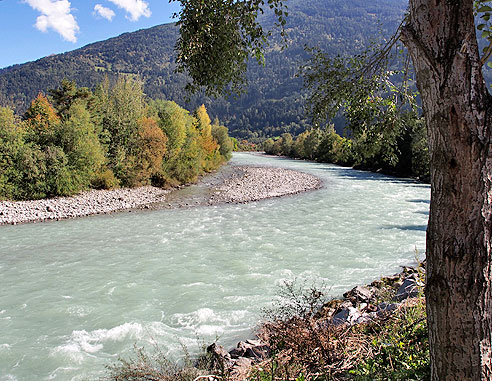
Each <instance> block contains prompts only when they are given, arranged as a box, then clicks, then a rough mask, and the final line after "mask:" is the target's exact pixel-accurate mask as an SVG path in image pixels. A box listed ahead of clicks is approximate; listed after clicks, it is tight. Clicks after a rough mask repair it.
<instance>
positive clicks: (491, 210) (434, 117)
mask: <svg viewBox="0 0 492 381" xmlns="http://www.w3.org/2000/svg"><path fill="white" fill-rule="evenodd" d="M472 5H473V2H472V1H471V0H462V1H459V0H454V1H453V0H410V16H409V19H408V21H407V24H406V26H405V27H404V28H403V30H402V40H403V42H404V43H405V45H406V46H407V47H408V49H409V51H410V54H411V56H412V59H413V62H414V65H415V68H416V73H417V86H418V88H419V91H420V93H421V95H422V103H423V109H424V114H425V118H426V122H427V126H428V137H429V144H430V150H431V184H432V196H431V208H430V216H429V226H428V229H427V286H426V297H427V313H428V321H429V339H430V345H431V364H432V379H433V380H480V379H482V380H490V379H492V365H491V357H492V354H491V352H492V349H491V336H492V334H491V330H492V319H491V313H492V303H491V302H492V295H491V254H492V251H491V227H492V224H491V220H492V205H491V203H492V191H491V189H492V146H491V135H492V134H491V130H492V125H491V122H492V118H491V111H492V110H491V99H490V96H489V94H488V91H487V89H486V86H485V84H484V81H483V77H482V72H481V67H480V62H479V61H480V59H479V52H478V47H477V40H476V37H475V26H474V19H473V9H472Z"/></svg>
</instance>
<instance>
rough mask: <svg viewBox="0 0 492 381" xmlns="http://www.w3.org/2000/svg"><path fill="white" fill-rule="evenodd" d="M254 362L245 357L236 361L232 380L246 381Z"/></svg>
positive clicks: (232, 371)
mask: <svg viewBox="0 0 492 381" xmlns="http://www.w3.org/2000/svg"><path fill="white" fill-rule="evenodd" d="M252 363H253V362H252V361H251V360H250V359H247V358H245V357H240V358H238V359H237V360H234V364H233V366H232V369H231V377H230V378H228V379H230V380H246V379H247V377H248V374H249V371H250V369H251V364H252Z"/></svg>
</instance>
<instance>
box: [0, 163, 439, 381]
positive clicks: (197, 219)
mask: <svg viewBox="0 0 492 381" xmlns="http://www.w3.org/2000/svg"><path fill="white" fill-rule="evenodd" d="M233 161H234V162H236V163H238V164H253V165H265V164H266V165H277V166H283V167H287V168H292V169H299V170H303V171H306V172H309V173H312V174H315V175H317V176H319V177H321V178H322V179H323V182H324V188H323V189H321V190H319V191H314V192H310V193H306V194H301V195H296V196H292V197H286V198H281V199H271V200H265V201H261V202H256V203H251V204H244V205H224V206H212V207H199V208H194V209H177V210H160V211H159V210H158V211H144V212H138V213H127V214H125V213H120V214H113V215H106V216H95V217H90V218H82V219H77V220H67V221H59V222H51V223H45V224H30V225H20V226H2V227H0V240H1V245H0V254H1V255H0V279H2V293H0V306H1V308H2V309H1V310H0V338H1V341H0V375H1V376H0V381H7V380H9V381H10V380H18V381H30V380H32V379H36V380H47V379H55V380H82V379H92V378H98V377H101V376H103V375H104V366H105V365H107V364H108V363H111V362H113V361H115V360H116V358H117V357H118V356H119V355H121V356H122V357H124V358H128V357H130V356H131V355H132V353H133V346H134V344H137V345H138V346H145V347H146V348H149V349H150V350H152V348H153V347H154V345H157V346H158V347H159V348H160V350H161V351H162V352H163V353H165V354H168V355H170V356H179V355H181V354H182V349H181V345H182V344H184V345H186V346H188V347H189V350H190V351H191V352H192V353H194V352H195V351H198V348H199V347H200V345H199V343H197V337H198V338H199V341H200V340H203V341H204V342H205V343H207V342H212V341H214V340H216V338H217V336H219V342H220V343H221V344H223V345H225V346H226V347H228V346H233V345H235V343H236V342H237V341H238V340H244V339H246V338H249V337H250V335H251V334H252V332H251V331H252V329H253V328H254V326H255V324H256V323H257V321H258V320H259V319H260V316H261V310H262V309H263V308H265V307H268V306H269V305H271V303H272V301H273V300H274V299H275V293H276V291H277V289H278V287H280V286H282V284H283V283H284V282H285V280H293V279H297V280H298V282H299V284H302V283H303V282H304V281H306V283H307V284H311V283H312V279H313V278H314V279H315V283H316V284H323V285H325V286H326V289H327V290H328V291H329V293H331V294H332V295H339V294H341V293H343V292H344V291H346V290H347V289H348V288H350V287H353V286H354V285H356V284H363V283H367V282H370V281H372V280H373V279H375V278H377V277H379V276H381V275H384V274H392V273H394V272H396V271H398V269H399V266H401V265H408V264H412V263H413V262H414V260H415V249H417V250H418V251H419V252H420V253H421V254H422V253H423V252H424V251H425V227H426V224H427V218H428V207H429V187H428V186H426V185H422V184H418V183H416V182H413V181H402V180H399V179H393V178H390V177H386V176H382V175H379V174H371V173H366V172H360V171H353V170H350V169H347V168H341V167H336V166H332V165H325V164H318V163H309V162H302V161H293V160H282V159H270V158H265V157H260V156H254V155H247V154H238V155H235V156H234V158H233ZM4 375H6V376H4ZM7 377H10V378H7Z"/></svg>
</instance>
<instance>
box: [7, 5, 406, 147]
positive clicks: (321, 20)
mask: <svg viewBox="0 0 492 381" xmlns="http://www.w3.org/2000/svg"><path fill="white" fill-rule="evenodd" d="M287 5H288V7H289V16H288V20H287V26H286V27H287V31H288V39H289V44H288V47H287V48H286V49H284V50H282V49H281V45H282V44H281V41H280V38H279V36H274V37H273V40H272V43H271V45H270V47H269V48H268V49H267V52H266V64H265V66H258V65H257V64H256V62H252V63H251V64H250V65H249V69H248V74H247V77H248V81H249V86H248V92H247V94H245V95H243V96H241V97H240V98H239V99H234V98H232V97H230V98H227V99H226V98H218V99H214V98H208V97H206V96H203V95H194V96H192V97H191V98H190V100H189V101H188V102H186V101H185V97H184V91H183V88H184V85H185V84H186V80H187V79H186V76H185V75H183V74H178V73H175V72H174V69H175V63H174V58H175V53H174V44H175V41H176V39H177V36H178V30H177V28H176V26H175V25H174V24H164V25H159V26H156V27H153V28H150V29H144V30H139V31H136V32H133V33H125V34H122V35H121V36H118V37H115V38H111V39H108V40H106V41H101V42H97V43H93V44H90V45H87V46H85V47H83V48H80V49H77V50H74V51H71V52H68V53H64V54H58V55H54V56H49V57H45V58H42V59H40V60H37V61H34V62H29V63H26V64H22V65H14V66H11V67H7V68H4V69H0V104H9V105H12V106H13V107H14V108H15V109H16V111H17V112H19V113H22V112H23V111H24V110H25V109H26V108H27V107H28V105H29V103H30V101H31V100H32V99H34V97H36V95H37V94H38V92H39V91H44V92H46V91H47V89H50V88H54V87H57V86H58V85H59V83H60V81H61V80H62V79H63V78H68V79H71V80H75V81H76V82H77V84H78V85H79V86H87V87H90V88H92V87H94V86H96V85H97V84H98V83H99V82H101V81H102V80H103V79H104V77H105V76H109V77H110V78H112V77H115V76H117V75H118V74H127V75H140V76H141V77H142V78H143V80H144V82H145V92H146V94H147V95H148V96H149V97H151V98H166V99H169V100H174V101H176V102H177V103H179V104H180V105H181V106H183V107H185V108H187V109H194V108H196V107H197V106H198V105H200V104H202V103H204V104H205V105H206V107H207V109H208V111H209V114H210V115H211V116H213V117H215V116H217V117H218V118H219V119H220V120H221V122H223V123H224V124H225V125H227V126H228V127H229V130H230V134H231V135H232V136H235V137H238V138H248V139H253V140H255V139H257V138H260V137H264V136H272V135H279V134H281V133H283V132H291V133H294V134H297V133H300V132H302V131H303V130H304V129H305V128H306V127H307V126H308V125H309V120H308V119H307V118H306V117H305V115H304V106H303V102H302V100H303V99H304V97H305V94H304V93H303V80H302V78H299V77H298V76H297V74H298V72H299V68H300V67H301V66H302V65H303V63H305V62H306V60H307V58H308V57H309V54H308V53H307V52H306V51H305V49H304V48H305V46H310V47H319V48H321V49H322V50H324V51H326V52H328V53H330V54H332V55H336V54H340V55H349V54H354V53H356V52H358V51H360V50H361V48H362V47H363V46H365V45H367V44H368V43H369V41H370V40H371V39H376V38H377V37H378V35H380V34H382V35H383V36H389V35H391V34H392V33H393V32H394V31H395V30H396V29H397V27H398V25H399V23H400V21H401V20H402V18H403V15H404V12H405V9H406V5H407V2H406V1H405V0H373V1H370V2H368V1H365V0H354V1H350V2H347V1H346V0H290V1H287ZM263 21H264V24H265V25H272V22H273V19H272V16H265V17H264V20H263Z"/></svg>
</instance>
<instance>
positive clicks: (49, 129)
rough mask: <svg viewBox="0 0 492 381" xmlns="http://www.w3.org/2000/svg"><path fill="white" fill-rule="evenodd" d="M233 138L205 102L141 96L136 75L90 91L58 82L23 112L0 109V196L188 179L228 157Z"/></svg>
mask: <svg viewBox="0 0 492 381" xmlns="http://www.w3.org/2000/svg"><path fill="white" fill-rule="evenodd" d="M232 144H233V143H232V140H231V139H230V138H229V136H228V130H227V128H226V127H225V126H223V125H221V124H220V123H219V120H218V119H215V120H214V121H213V122H212V121H211V120H210V117H209V115H208V113H207V110H206V108H205V106H203V105H202V106H200V107H198V108H197V109H196V110H195V111H194V112H193V113H190V112H188V111H187V110H185V109H183V108H182V107H180V106H178V105H177V104H176V103H174V102H172V101H165V100H158V99H157V100H148V99H147V97H146V96H145V95H144V92H143V84H142V81H140V80H139V79H138V78H133V77H130V76H120V77H118V79H117V80H115V81H110V80H109V79H105V80H104V81H103V82H101V83H100V84H99V85H98V86H97V87H96V88H95V90H94V91H91V90H89V89H88V88H86V87H80V88H79V87H77V85H76V84H75V82H73V81H68V80H63V81H62V82H61V84H60V85H59V87H58V88H55V89H51V90H49V92H48V95H45V94H43V93H39V94H38V96H37V97H36V98H35V99H34V100H33V101H32V102H31V105H30V106H29V108H28V109H27V110H26V112H25V113H24V114H23V115H22V116H18V115H16V114H15V113H14V111H13V110H12V109H11V108H9V107H0V199H11V200H26V199H41V198H46V197H54V196H68V195H73V194H76V193H79V192H81V191H83V190H86V189H89V188H94V189H112V188H117V187H137V186H143V185H149V184H151V185H154V186H159V187H168V186H176V185H179V184H186V183H191V182H194V181H196V180H197V178H198V176H200V175H201V174H204V173H207V172H210V171H213V170H215V169H216V168H218V167H219V166H220V165H221V164H222V163H224V162H225V161H227V160H228V159H229V158H230V156H231V151H232V148H233V146H232Z"/></svg>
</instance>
